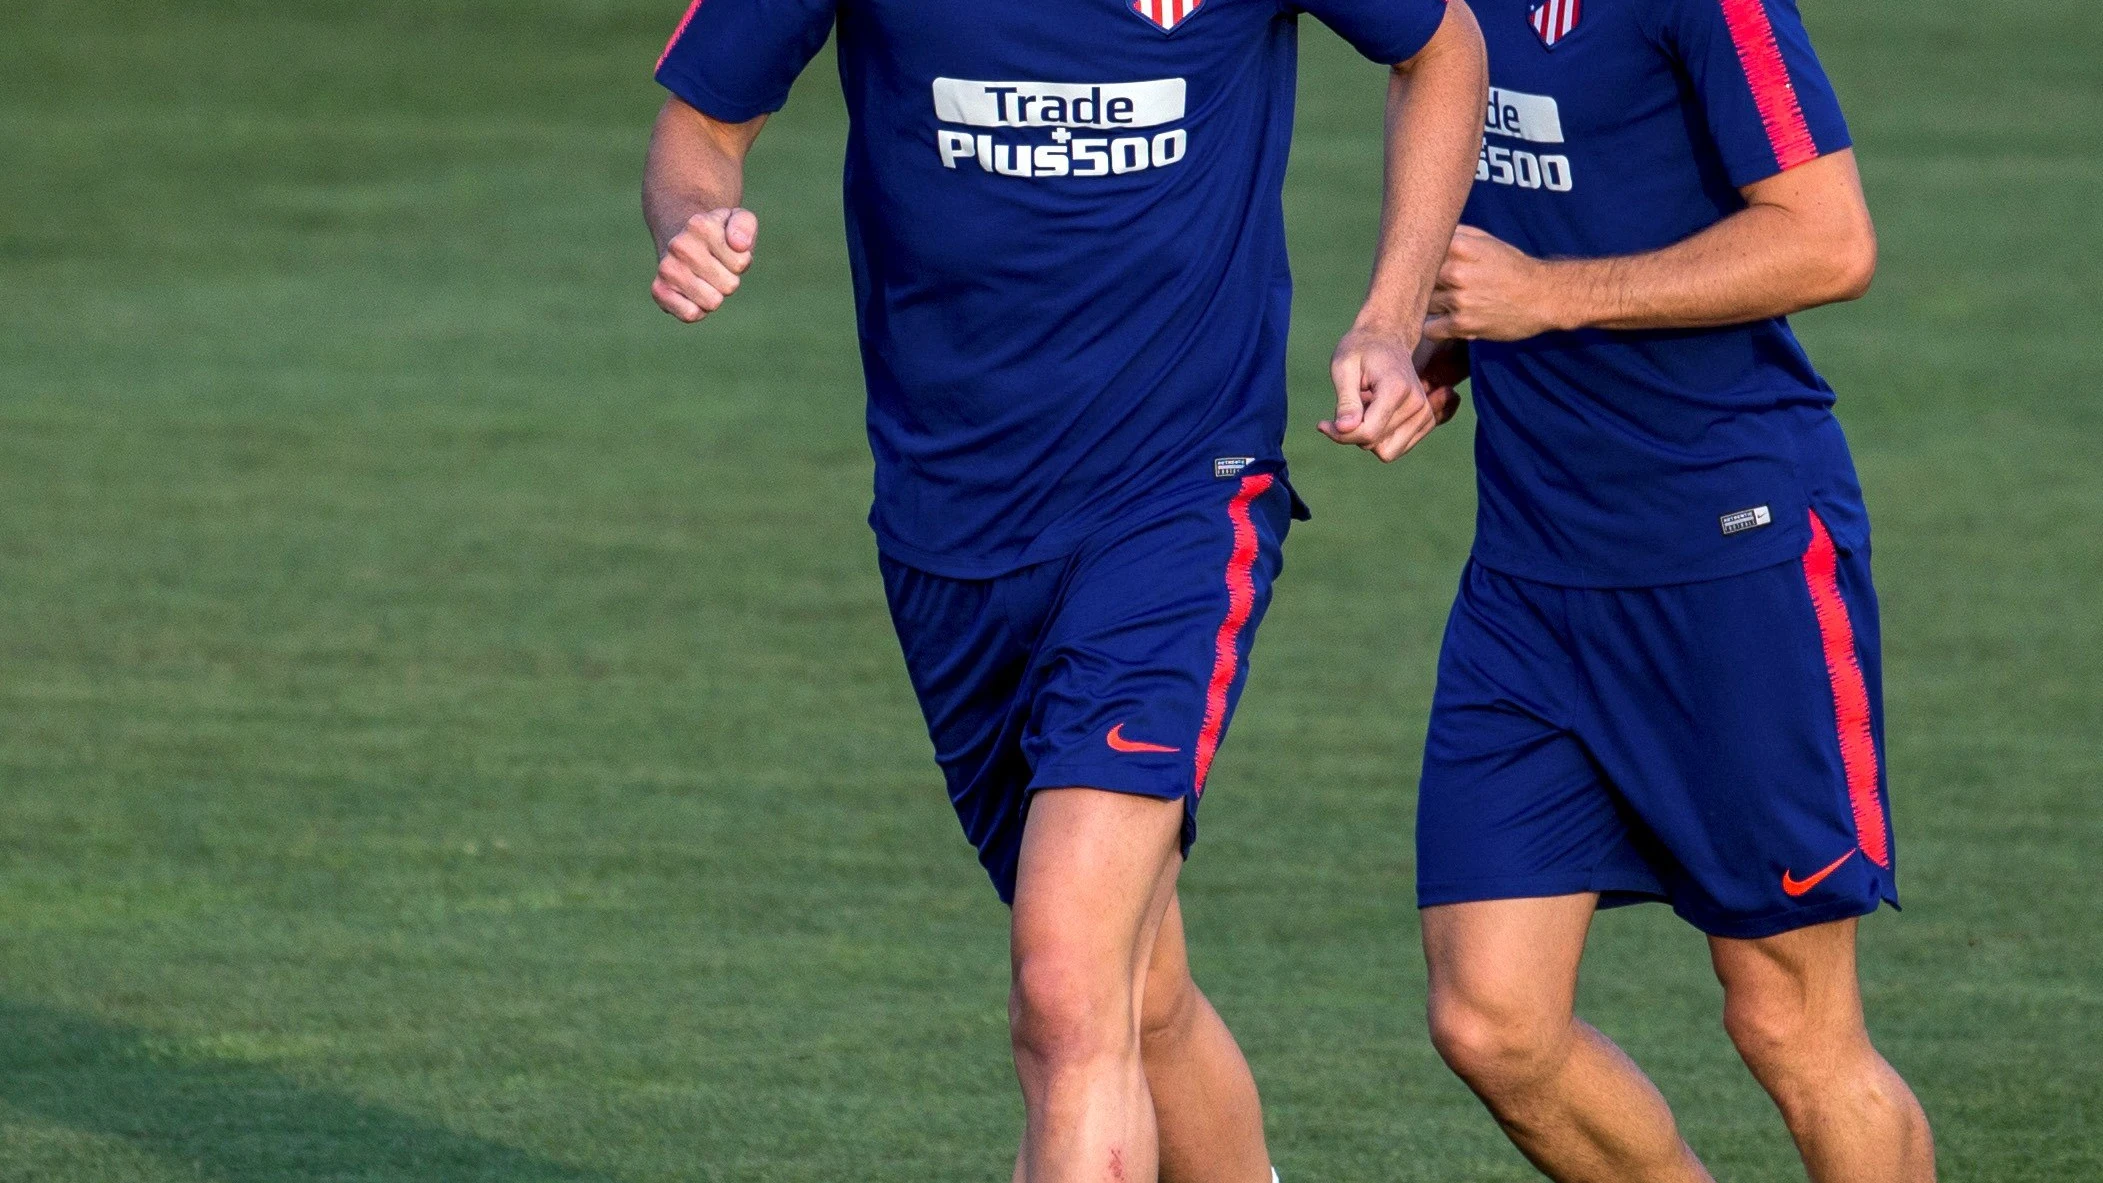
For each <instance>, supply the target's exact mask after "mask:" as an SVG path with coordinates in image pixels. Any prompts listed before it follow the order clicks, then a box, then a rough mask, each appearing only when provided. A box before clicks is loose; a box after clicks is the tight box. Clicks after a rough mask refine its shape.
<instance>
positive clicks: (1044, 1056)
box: [1008, 955, 1137, 1069]
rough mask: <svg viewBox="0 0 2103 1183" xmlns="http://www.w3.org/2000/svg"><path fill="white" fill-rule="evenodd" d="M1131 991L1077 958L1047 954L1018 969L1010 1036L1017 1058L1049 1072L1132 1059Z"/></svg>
mask: <svg viewBox="0 0 2103 1183" xmlns="http://www.w3.org/2000/svg"><path fill="white" fill-rule="evenodd" d="M1130 993H1131V992H1130V988H1129V986H1124V987H1122V988H1120V986H1119V983H1117V982H1116V981H1115V978H1114V975H1109V974H1104V973H1101V972H1099V971H1096V970H1095V969H1094V968H1093V967H1091V966H1088V965H1086V964H1084V963H1081V962H1079V961H1077V960H1076V959H1073V958H1065V957H1060V956H1058V955H1042V956H1035V957H1031V958H1028V959H1026V960H1024V961H1022V962H1021V963H1020V964H1018V965H1017V966H1016V968H1015V980H1014V985H1013V988H1012V990H1011V991H1010V993H1009V996H1008V1033H1009V1038H1010V1039H1011V1040H1012V1042H1013V1043H1014V1048H1015V1056H1016V1059H1017V1060H1018V1061H1020V1062H1022V1063H1024V1064H1027V1065H1032V1066H1036V1067H1039V1068H1044V1069H1057V1068H1060V1067H1062V1066H1066V1065H1074V1064H1083V1063H1088V1062H1091V1061H1095V1060H1099V1059H1102V1058H1104V1057H1114V1056H1122V1055H1127V1054H1130V1053H1131V1052H1132V1051H1133V1050H1134V1045H1135V1044H1136V1042H1137V1033H1136V1032H1135V1030H1134V1027H1135V1025H1136V1024H1135V1022H1134V1018H1133V1015H1132V1008H1131V1001H1130Z"/></svg>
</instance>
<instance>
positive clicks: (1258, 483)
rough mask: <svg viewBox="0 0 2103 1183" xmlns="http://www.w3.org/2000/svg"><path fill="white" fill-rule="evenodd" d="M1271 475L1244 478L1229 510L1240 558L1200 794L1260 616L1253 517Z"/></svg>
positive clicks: (1201, 748)
mask: <svg viewBox="0 0 2103 1183" xmlns="http://www.w3.org/2000/svg"><path fill="white" fill-rule="evenodd" d="M1273 479H1274V478H1273V477H1272V476H1271V475H1270V474H1269V473H1258V474H1257V475H1255V476H1245V477H1243V478H1241V488H1240V490H1238V491H1237V492H1236V493H1235V494H1234V500H1233V501H1231V502H1229V503H1228V504H1227V520H1228V521H1229V522H1231V523H1232V524H1233V526H1234V553H1232V554H1231V555H1229V556H1227V616H1226V619H1224V620H1222V621H1220V622H1219V635H1218V636H1217V637H1215V638H1214V639H1213V642H1212V681H1211V683H1210V684H1209V685H1208V686H1207V687H1206V690H1205V725H1204V726H1203V727H1202V728H1200V729H1199V731H1198V748H1197V793H1198V795H1199V796H1203V795H1204V793H1205V777H1206V776H1207V775H1208V774H1210V773H1211V771H1212V756H1213V754H1214V753H1215V752H1217V751H1219V739H1220V733H1221V732H1222V731H1224V730H1226V726H1227V694H1228V691H1230V690H1232V689H1233V687H1234V675H1235V673H1236V672H1238V671H1239V670H1240V668H1241V630H1243V629H1245V628H1247V627H1248V625H1249V617H1250V615H1251V614H1253V613H1254V612H1255V611H1256V552H1257V539H1256V523H1255V522H1254V521H1253V520H1251V519H1250V517H1249V504H1250V503H1251V502H1253V501H1255V500H1256V499H1257V498H1258V497H1261V496H1263V494H1264V493H1265V492H1266V491H1267V490H1269V489H1270V487H1271V482H1272V480H1273Z"/></svg>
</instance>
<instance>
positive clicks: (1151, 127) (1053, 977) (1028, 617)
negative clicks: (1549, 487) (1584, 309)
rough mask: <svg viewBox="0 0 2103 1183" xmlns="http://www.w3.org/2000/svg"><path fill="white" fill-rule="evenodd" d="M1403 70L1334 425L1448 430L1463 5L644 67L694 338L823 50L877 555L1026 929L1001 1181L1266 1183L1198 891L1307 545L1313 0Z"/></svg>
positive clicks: (1477, 73)
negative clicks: (1209, 977) (1297, 309)
mask: <svg viewBox="0 0 2103 1183" xmlns="http://www.w3.org/2000/svg"><path fill="white" fill-rule="evenodd" d="M1302 11H1305V12H1311V13H1312V14H1314V15H1315V16H1316V17H1318V18H1320V19H1321V20H1322V21H1323V22H1325V23H1326V24H1328V25H1329V26H1330V27H1332V28H1333V29H1335V30H1336V31H1337V32H1339V33H1341V34H1342V35H1343V36H1344V37H1345V38H1346V39H1348V40H1349V41H1350V42H1351V43H1352V44H1353V45H1354V46H1356V47H1357V48H1358V49H1359V50H1360V51H1362V52H1363V53H1364V54H1366V55H1367V56H1368V57H1371V58H1373V59H1375V60H1376V61H1379V62H1382V63H1386V64H1391V65H1393V66H1394V71H1393V75H1392V79H1391V83H1390V88H1389V99H1388V111H1389V118H1388V172H1387V192H1386V199H1387V200H1386V206H1385V211H1384V214H1383V217H1382V225H1381V237H1380V245H1379V251H1378V254H1377V258H1376V261H1375V265H1374V275H1373V281H1372V288H1371V292H1370V294H1369V295H1368V297H1367V299H1366V301H1365V304H1364V308H1363V311H1362V312H1361V313H1360V315H1359V317H1358V319H1357V321H1356V323H1355V324H1354V326H1353V327H1352V329H1351V331H1350V333H1349V334H1348V335H1347V336H1346V337H1345V338H1344V340H1343V343H1342V344H1341V345H1340V346H1339V348H1338V350H1337V354H1336V359H1335V363H1334V371H1335V377H1336V386H1337V410H1336V414H1335V416H1334V418H1333V419H1331V420H1328V421H1326V422H1325V423H1324V425H1323V427H1324V430H1325V431H1326V432H1328V433H1329V434H1330V435H1331V436H1332V438H1336V439H1339V440H1341V441H1343V442H1346V443H1351V444H1356V445H1358V446H1360V447H1363V448H1365V449H1367V450H1369V451H1372V452H1375V453H1376V454H1378V455H1379V456H1380V457H1381V458H1383V459H1389V460H1391V459H1393V458H1395V457H1396V456H1399V455H1400V454H1401V453H1402V452H1404V451H1405V450H1407V449H1408V448H1409V447H1410V446H1411V445H1412V444H1414V443H1415V442H1416V440H1417V439H1419V438H1421V436H1422V435H1423V434H1424V433H1425V432H1426V431H1428V430H1429V429H1430V428H1431V426H1432V418H1433V414H1432V411H1431V408H1430V406H1429V404H1428V402H1427V400H1426V398H1425V394H1424V390H1423V387H1422V384H1421V382H1420V381H1419V380H1418V378H1417V375H1416V372H1415V368H1414V366H1413V364H1412V360H1413V359H1412V351H1413V350H1414V348H1415V346H1416V345H1417V343H1418V338H1419V334H1420V333H1421V331H1422V328H1423V318H1424V313H1425V309H1426V301H1427V300H1428V298H1429V295H1430V291H1431V286H1432V280H1433V277H1434V275H1435V274H1436V272H1437V268H1438V263H1439V260H1440V259H1441V258H1442V256H1443V254H1444V251H1445V247H1446V243H1447V242H1448V241H1449V240H1450V238H1451V235H1452V229H1453V226H1454V224H1455V221H1456V219H1457V218H1458V216H1459V212H1460V207H1461V204H1462V202H1463V201H1464V200H1465V198H1466V194H1467V189H1468V186H1469V184H1470V173H1471V172H1472V169H1473V165H1474V162H1473V157H1474V155H1475V152H1476V148H1477V146H1478V145H1479V141H1480V134H1481V127H1480V105H1481V102H1482V96H1483V94H1484V87H1485V74H1484V65H1483V60H1482V46H1481V39H1480V35H1479V33H1478V32H1477V31H1476V29H1475V27H1474V22H1473V18H1472V16H1471V15H1470V13H1469V11H1468V9H1467V8H1466V6H1465V5H1464V4H1463V3H1462V2H1461V0H1453V3H1452V4H1451V6H1450V7H1449V6H1448V5H1447V4H1446V3H1443V2H1442V0H1027V2H1025V0H1016V2H1013V3H992V4H986V5H981V6H980V7H977V8H971V7H962V8H960V7H958V6H956V5H953V4H936V3H931V2H928V0H853V2H841V0H706V2H705V3H702V2H699V0H697V2H696V3H695V4H694V6H693V7H692V8H690V9H689V10H688V11H687V14H686V18H685V19H684V20H683V21H681V22H680V25H679V28H678V30H677V31H676V32H675V33H674V35H673V37H672V40H671V43H670V45H669V46H668V47H667V48H666V50H665V53H664V56H663V58H662V60H661V61H660V62H659V63H658V69H657V77H658V80H659V81H660V82H661V83H663V85H664V86H665V87H666V88H668V89H669V90H670V91H671V92H672V96H673V97H672V98H671V100H670V101H668V102H667V103H666V104H665V105H664V108H663V111H662V112H661V113H660V115H659V117H658V121H657V126H656V130H655V133H654V135H653V137H652V140H651V150H650V161H649V166H648V170H647V178H646V181H645V187H644V208H645V213H646V215H647V218H648V221H649V224H650V228H651V230H652V232H653V233H654V234H655V236H656V241H657V246H658V249H659V253H660V260H661V261H660V263H659V266H658V269H657V276H656V280H655V282H654V284H653V285H652V294H653V295H654V296H655V298H656V300H657V302H658V304H659V305H660V306H662V307H663V308H664V310H665V311H666V312H668V313H670V314H672V315H673V316H675V317H677V318H679V319H680V320H683V321H688V322H692V321H698V320H700V319H702V318H703V317H704V316H707V315H708V314H710V313H712V312H714V311H716V310H717V309H718V308H720V307H721V306H722V304H723V302H724V300H725V299H727V298H729V297H730V296H731V295H732V294H733V293H734V292H735V291H736V290H737V288H738V286H739V284H740V282H741V281H742V277H743V276H744V275H745V274H746V271H747V268H749V267H750V266H751V265H752V261H753V258H754V242H755V239H756V236H757V233H758V222H757V219H756V217H755V216H754V214H753V213H752V212H750V211H747V210H745V209H743V208H740V205H739V202H740V198H741V192H742V188H743V175H744V161H745V156H746V153H747V151H748V150H749V149H750V147H751V146H752V144H753V141H754V138H755V137H756V136H757V135H758V134H759V131H760V126H761V124H762V123H763V122H764V121H765V119H766V116H767V115H768V113H770V112H772V111H775V110H777V109H779V108H780V107H781V106H782V104H783V102H784V101H786V99H787V96H788V93H789V87H790V83H791V82H792V81H793V80H794V79H795V78H796V76H797V74H798V73H799V72H800V71H801V70H802V69H803V68H804V67H805V65H806V64H807V63H808V62H809V61H810V60H811V58H812V57H813V56H814V55H815V54H816V53H817V52H818V49H819V48H820V46H822V45H823V44H824V42H825V40H826V38H827V35H828V34H829V33H830V32H831V31H832V30H833V29H834V28H837V29H838V47H839V48H838V52H839V67H840V79H841V84H842V87H843V88H844V90H845V92H846V98H847V107H848V111H849V114H850V117H851V126H850V131H849V136H848V146H847V164H846V181H845V188H846V214H847V241H848V250H849V258H850V261H851V264H852V270H853V276H854V290H855V297H856V306H857V312H858V319H859V325H860V337H861V346H862V357H863V362H864V369H865V371H866V377H867V384H868V396H869V412H868V422H869V436H870V442H871V445H872V447H873V449H874V451H875V456H876V496H875V508H874V510H873V512H872V514H871V524H872V525H873V527H874V529H875V531H876V537H877V542H878V549H879V551H880V554H881V558H880V562H881V567H882V574H883V580H884V587H885V591H886V592H887V594H888V597H889V601H890V606H891V613H892V617H893V620H894V622H895V624H896V626H897V630H898V636H899V639H900V642H901V644H902V646H903V649H904V652H905V659H906V666H907V669H908V672H909V674H910V676H911V679H912V683H913V687H914V690H915V691H916V692H917V693H918V695H919V698H920V702H921V706H922V708H923V710H924V713H925V715H926V718H927V724H928V730H929V732H930V734H931V736H932V737H933V740H934V747H935V756H936V760H937V761H938V763H939V764H940V766H941V768H942V771H943V773H944V775H945V776H946V778H947V781H948V788H949V795H950V799H951V801H952V802H954V804H955V806H956V811H957V816H958V818H959V819H960V820H961V821H962V823H963V827H964V832H965V834H966V836H967V837H968V838H969V839H970V841H971V842H972V843H973V844H974V845H975V846H976V847H977V848H978V852H979V860H980V862H981V863H982V864H983V865H984V867H985V869H986V871H987V873H988V874H989V875H990V876H991V878H992V880H993V885H994V887H995V889H996V890H997V891H998V892H999V894H1000V897H1001V898H1002V899H1003V900H1005V901H1008V902H1009V903H1010V904H1012V906H1013V913H1012V931H1011V940H1012V944H1013V993H1012V996H1011V1002H1010V1017H1011V1029H1012V1033H1013V1045H1014V1052H1015V1061H1016V1068H1017V1072H1018V1075H1019V1076H1020V1078H1021V1083H1022V1091H1023V1097H1024V1101H1025V1110H1026V1124H1025V1129H1024V1135H1023V1145H1022V1149H1021V1153H1020V1155H1019V1157H1018V1161H1017V1165H1016V1177H1017V1178H1018V1179H1027V1180H1029V1181H1030V1183H1064V1181H1068V1180H1087V1181H1089V1183H1096V1181H1099V1180H1116V1181H1123V1180H1130V1181H1131V1183H1142V1181H1150V1180H1153V1179H1155V1178H1156V1177H1157V1176H1158V1177H1159V1178H1162V1179H1168V1180H1175V1181H1190V1183H1199V1181H1205V1183H1209V1181H1214V1180H1216V1181H1219V1183H1263V1180H1266V1179H1270V1178H1272V1174H1271V1170H1270V1165H1269V1156H1268V1153H1267V1152H1266V1150H1265V1147H1264V1138H1263V1126H1262V1117H1261V1113H1260V1110H1259V1107H1258V1102H1257V1095H1256V1089H1255V1085H1254V1083H1253V1081H1252V1079H1251V1077H1250V1074H1249V1069H1248V1066H1247V1064H1246V1063H1244V1061H1243V1059H1242V1055H1241V1052H1240V1050H1239V1049H1238V1048H1237V1047H1236V1045H1235V1043H1234V1039H1233V1037H1232V1036H1231V1035H1230V1034H1228V1031H1227V1028H1226V1027H1225V1025H1224V1024H1223V1023H1222V1022H1221V1021H1220V1018H1219V1016H1218V1015H1217V1014H1216V1013H1215V1012H1214V1011H1213V1009H1212V1007H1211V1005H1210V1004H1209V1003H1207V1002H1206V1000H1205V998H1204V996H1203V995H1202V994H1200V993H1199V992H1198V990H1197V988H1196V986H1195V985H1194V984H1193V983H1192V981H1191V978H1190V972H1189V969H1188V966H1187V962H1186V960H1185V954H1184V943H1183V921H1182V916H1181V913H1180V911H1179V909H1178V907H1177V903H1176V878H1177V875H1178V873H1179V871H1180V869H1181V866H1182V862H1183V859H1184V857H1185V856H1186V855H1187V853H1188V851H1189V848H1190V844H1191V842H1192V840H1193V838H1194V837H1195V836H1196V832H1197V827H1196V820H1197V808H1198V799H1199V796H1200V794H1201V793H1202V792H1203V790H1204V787H1205V778H1206V773H1207V771H1208V770H1209V769H1210V768H1211V766H1212V762H1213V758H1214V755H1215V754H1216V752H1217V751H1218V748H1219V744H1220V742H1221V739H1222V737H1223V736H1224V735H1225V733H1226V729H1227V724H1228V721H1229V719H1230V717H1231V715H1232V713H1233V709H1234V704H1235V701H1236V699H1237V697H1238V695H1239V693H1240V690H1241V687H1242V684H1243V682H1244V680H1245V679H1246V677H1247V670H1248V657H1249V649H1250V642H1251V640H1252V639H1253V637H1254V635H1255V631H1256V627H1257V624H1258V622H1259V621H1260V620H1261V618H1262V616H1263V613H1264V610H1265V608H1266V606H1267V605H1268V603H1269V600H1270V594H1271V585H1272V581H1273V580H1275V579H1276V578H1277V576H1278V572H1279V566H1280V550H1279V548H1280V545H1281V543H1282V542H1283V540H1284V537H1285V533H1286V529H1287V524H1288V521H1289V520H1290V519H1292V518H1295V517H1299V516H1304V512H1303V511H1302V510H1301V509H1300V505H1299V501H1298V499H1297V497H1295V496H1294V494H1293V492H1292V490H1291V487H1290V485H1289V484H1288V482H1287V478H1286V473H1285V465H1284V461H1283V456H1282V453H1281V450H1280V446H1281V442H1282V436H1283V432H1284V422H1285V375H1284V355H1285V336H1286V320H1287V313H1288V304H1289V301H1290V279H1289V276H1288V273H1287V267H1286V258H1285V238H1284V216H1283V211H1282V206H1281V201H1280V188H1281V185H1282V182H1283V178H1284V173H1285V158H1286V149H1287V142H1288V139H1289V137H1290V133H1291V124H1292V108H1293V86H1294V70H1295V55H1296V49H1295V46H1296V41H1295V38H1296V32H1297V21H1298V16H1299V13H1301V12H1302Z"/></svg>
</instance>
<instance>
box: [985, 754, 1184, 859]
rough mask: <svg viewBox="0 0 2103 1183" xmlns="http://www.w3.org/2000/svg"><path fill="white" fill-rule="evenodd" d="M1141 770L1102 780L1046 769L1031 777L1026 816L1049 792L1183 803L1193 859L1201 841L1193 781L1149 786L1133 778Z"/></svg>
mask: <svg viewBox="0 0 2103 1183" xmlns="http://www.w3.org/2000/svg"><path fill="white" fill-rule="evenodd" d="M1136 771H1138V770H1137V769H1130V770H1126V772H1125V774H1124V775H1121V776H1100V775H1097V772H1096V770H1093V769H1091V770H1087V771H1081V770H1074V771H1071V772H1066V771H1062V770H1061V769H1059V768H1046V769H1043V770H1040V771H1039V772H1037V773H1036V774H1035V775H1034V776H1032V777H1030V783H1029V785H1028V786H1027V787H1025V788H1024V789H1023V790H1022V801H1023V805H1022V808H1023V812H1024V813H1025V814H1027V813H1028V812H1029V807H1030V802H1031V801H1032V800H1034V799H1035V798H1036V796H1037V794H1038V793H1041V792H1044V791H1045V790H1047V789H1094V790H1096V791H1098V792H1103V793H1122V794H1124V795H1125V796H1128V797H1152V798H1153V799H1154V800H1156V801H1181V802H1182V803H1183V842H1182V849H1183V857H1184V858H1186V859H1187V858H1189V857H1190V848H1191V847H1192V846H1193V845H1195V844H1196V842H1197V840H1198V794H1197V793H1196V791H1195V790H1194V789H1193V787H1192V786H1191V784H1190V782H1189V780H1187V779H1185V780H1183V781H1182V782H1181V787H1180V788H1177V787H1173V786H1170V785H1168V784H1167V781H1166V778H1160V777H1156V778H1153V781H1152V783H1147V779H1146V778H1144V777H1138V776H1133V775H1131V773H1132V772H1136Z"/></svg>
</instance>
